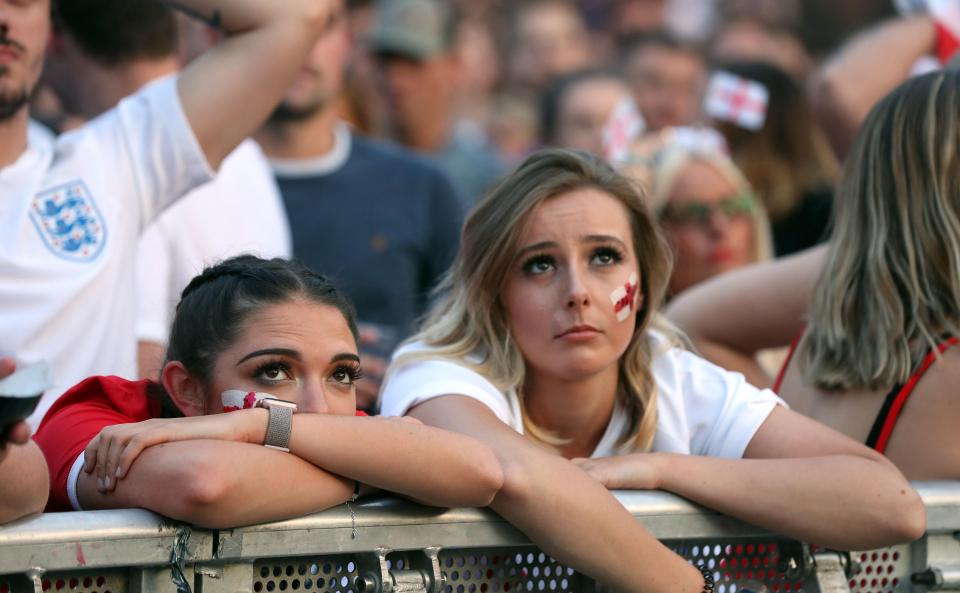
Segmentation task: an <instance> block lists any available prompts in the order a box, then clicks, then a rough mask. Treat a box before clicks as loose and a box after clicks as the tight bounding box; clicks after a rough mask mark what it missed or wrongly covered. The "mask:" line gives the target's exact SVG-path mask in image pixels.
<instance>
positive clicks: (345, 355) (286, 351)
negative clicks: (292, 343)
mask: <svg viewBox="0 0 960 593" xmlns="http://www.w3.org/2000/svg"><path fill="white" fill-rule="evenodd" d="M276 355H281V356H289V357H291V358H295V359H297V360H300V359H301V358H302V357H301V356H300V353H299V352H297V351H296V350H292V349H290V348H264V349H263V350H254V351H253V352H251V353H249V354H247V355H246V356H244V357H243V358H241V359H240V360H239V361H237V364H236V365H235V366H240V365H241V364H243V363H244V362H246V361H248V360H250V359H251V358H255V357H257V356H276ZM341 360H352V361H356V362H360V357H359V356H357V355H356V354H354V353H353V352H341V353H340V354H334V355H333V357H331V358H330V362H339V361H341Z"/></svg>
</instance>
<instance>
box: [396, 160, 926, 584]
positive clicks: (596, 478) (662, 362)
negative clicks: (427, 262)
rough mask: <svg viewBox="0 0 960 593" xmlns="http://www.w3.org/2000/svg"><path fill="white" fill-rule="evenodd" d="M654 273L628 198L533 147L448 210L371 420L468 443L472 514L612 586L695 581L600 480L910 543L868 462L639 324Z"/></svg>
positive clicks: (903, 500) (881, 474) (848, 534)
mask: <svg viewBox="0 0 960 593" xmlns="http://www.w3.org/2000/svg"><path fill="white" fill-rule="evenodd" d="M669 276H670V258H669V253H668V249H667V247H666V246H665V243H664V241H663V239H662V238H661V236H660V234H659V232H658V231H657V229H656V226H655V224H654V223H653V221H652V219H651V217H650V215H649V213H648V212H647V210H646V209H645V208H644V206H643V204H642V203H641V199H640V196H639V195H638V193H637V190H636V188H635V186H634V185H632V184H631V183H630V182H629V181H628V180H627V179H626V178H624V177H623V176H622V175H620V174H618V173H616V172H614V171H613V170H612V169H611V168H610V167H609V166H608V165H606V164H605V163H603V162H601V161H599V160H596V159H594V158H593V157H591V156H588V155H586V154H584V153H576V152H572V151H563V150H549V151H543V152H540V153H537V154H534V155H533V156H531V157H530V158H529V159H528V160H527V161H526V162H525V163H523V164H522V165H521V166H520V168H519V169H518V170H517V171H516V172H514V173H513V174H512V175H510V176H508V177H507V178H506V179H505V180H504V181H503V182H501V184H500V185H499V186H498V187H497V188H495V189H494V190H493V191H492V192H491V194H490V195H488V196H487V197H486V198H485V199H484V200H483V201H482V202H481V203H480V204H479V205H478V206H476V208H475V209H474V210H473V212H472V213H471V214H470V216H469V217H468V219H467V222H466V225H465V227H464V231H463V236H462V244H461V251H460V253H459V254H458V256H457V259H456V261H455V264H454V267H453V269H452V271H451V273H450V275H449V277H448V278H447V281H446V284H445V286H442V287H441V288H442V289H444V291H445V292H443V293H442V294H444V296H443V297H442V299H441V301H440V302H439V303H438V307H437V309H436V310H435V311H434V313H433V314H432V316H431V317H430V318H429V319H428V320H427V322H426V324H425V326H424V328H423V329H422V331H421V332H420V333H419V334H418V335H417V336H416V337H415V342H414V343H412V344H408V345H407V346H405V347H404V348H402V349H401V350H400V351H399V352H398V353H397V354H396V356H395V360H394V363H393V365H392V368H391V370H390V372H389V374H388V377H387V380H386V384H385V386H384V390H383V394H382V411H383V412H384V413H386V414H393V415H398V414H405V413H409V414H410V415H411V416H413V417H415V418H418V419H420V420H422V421H423V422H424V423H426V424H429V425H433V426H439V427H443V428H447V429H450V430H454V431H457V432H460V433H464V434H468V435H471V436H474V437H476V438H479V439H481V440H482V441H484V442H486V443H487V444H488V445H489V446H490V447H492V448H493V450H494V452H495V453H496V455H497V456H498V458H499V460H500V464H501V466H502V468H503V473H504V485H503V488H501V489H500V491H499V492H498V493H497V495H496V497H495V498H494V500H493V502H492V503H491V505H490V506H491V508H493V509H494V510H495V511H497V512H498V513H500V514H501V515H502V516H503V517H504V518H505V519H507V520H508V521H510V522H511V523H512V524H514V525H515V526H517V527H518V528H520V529H521V530H522V531H524V532H525V533H526V534H527V535H528V536H529V537H531V539H532V540H533V541H534V542H536V543H537V544H538V545H540V546H541V547H542V548H543V549H544V550H545V551H546V552H548V553H550V554H551V555H553V556H554V557H555V558H557V559H558V560H560V561H561V562H564V563H567V564H569V565H571V566H573V567H575V568H577V569H579V570H581V571H582V572H584V573H585V574H587V575H589V576H591V577H593V578H596V579H598V580H600V581H602V582H604V583H605V584H607V585H609V586H611V587H613V588H614V589H615V590H618V591H645V592H654V591H657V592H659V591H663V592H670V593H676V592H678V591H679V592H687V591H689V592H696V591H701V590H702V589H704V588H705V585H706V584H705V582H704V578H703V577H702V576H701V574H700V573H699V572H698V570H697V569H695V568H694V567H692V566H690V565H689V564H687V563H686V562H685V561H684V560H683V559H682V558H680V557H679V556H677V555H675V554H673V553H672V552H671V551H669V550H668V549H667V548H666V547H665V546H663V545H662V544H661V543H659V542H658V541H657V540H656V539H654V538H653V537H652V536H651V535H650V534H649V533H648V532H647V531H645V530H644V529H643V528H642V527H641V526H640V525H639V524H638V523H637V522H636V521H634V520H633V518H632V517H631V516H630V515H629V513H627V512H626V510H624V508H623V507H622V506H621V505H620V504H619V503H618V502H617V501H616V499H615V498H614V497H613V496H611V495H610V494H609V493H608V492H607V491H606V489H605V487H606V488H636V489H648V488H661V489H664V490H669V491H672V492H675V493H677V494H680V495H682V496H685V497H687V498H689V499H691V500H693V501H696V502H699V503H702V504H704V505H707V506H709V507H712V508H715V509H718V510H720V511H722V512H725V513H728V514H730V515H733V516H737V517H740V518H742V519H745V520H747V521H750V522H752V523H756V524H758V525H761V526H766V527H769V528H771V529H774V530H776V531H779V532H782V533H785V534H788V535H790V536H793V537H797V538H800V539H803V540H806V541H813V542H818V543H821V544H824V545H827V546H831V547H837V548H858V549H868V548H873V547H878V546H882V545H887V544H891V543H893V542H898V541H905V540H910V539H914V538H917V537H919V536H920V535H921V534H922V533H923V530H924V512H923V507H922V505H921V503H920V500H919V498H918V497H917V495H916V493H915V492H914V491H913V490H912V489H911V488H910V485H909V484H908V483H907V482H906V481H905V480H904V478H903V476H902V475H900V473H899V472H898V471H897V470H896V468H895V467H894V466H893V465H892V464H891V463H889V462H888V461H887V460H886V459H884V458H883V457H882V456H880V455H878V454H876V453H875V452H873V451H870V450H869V449H867V448H866V447H864V446H863V445H861V444H859V443H857V442H855V441H853V440H851V439H849V438H847V437H845V436H843V435H841V434H839V433H837V432H835V431H833V430H830V429H828V428H826V427H824V426H822V425H820V424H818V423H816V422H813V421H811V420H809V419H807V418H804V417H803V416H800V415H798V414H795V413H793V412H791V411H789V410H787V409H786V408H785V407H783V406H781V405H779V399H778V398H777V397H776V396H775V395H774V394H773V393H771V392H769V391H760V390H757V389H755V388H753V387H751V386H750V385H748V384H747V383H746V382H745V381H744V380H743V378H742V376H740V375H737V374H732V373H728V372H726V371H724V370H722V369H720V368H718V367H715V366H713V365H712V364H710V363H708V362H706V361H704V360H701V359H699V358H697V357H696V356H694V355H693V354H691V353H689V352H686V351H684V350H682V349H680V348H677V347H676V346H674V344H673V340H672V337H671V333H670V330H669V329H668V328H666V327H664V326H663V325H662V324H661V323H659V320H658V318H657V315H656V314H655V311H656V310H657V307H658V306H659V305H660V303H661V301H662V299H663V294H664V290H665V285H666V283H667V280H668V278H669ZM601 456H603V457H602V458H597V457H601ZM590 457H594V458H593V459H586V458H590ZM570 460H575V461H574V462H571V461H570ZM850 484H857V488H851V487H849V485H850Z"/></svg>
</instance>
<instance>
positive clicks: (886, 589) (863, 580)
mask: <svg viewBox="0 0 960 593" xmlns="http://www.w3.org/2000/svg"><path fill="white" fill-rule="evenodd" d="M909 550H910V547H909V546H906V545H904V546H894V547H891V548H884V549H882V550H873V551H871V552H852V553H851V554H850V559H851V560H852V561H853V562H854V563H855V569H854V571H855V572H854V575H853V577H852V578H851V579H850V583H849V584H850V591H851V593H898V592H900V591H906V590H908V587H907V585H906V584H904V583H903V579H904V578H905V577H906V575H908V574H910V557H909Z"/></svg>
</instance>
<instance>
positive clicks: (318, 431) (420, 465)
mask: <svg viewBox="0 0 960 593" xmlns="http://www.w3.org/2000/svg"><path fill="white" fill-rule="evenodd" d="M246 412H250V413H251V414H250V415H251V416H253V417H255V419H254V420H253V424H252V426H253V427H254V430H253V431H252V433H251V437H250V440H251V442H258V440H259V441H260V442H262V439H263V434H264V431H265V429H266V424H267V414H266V411H265V410H248V411H244V413H246ZM293 420H294V421H293V429H292V431H291V436H290V452H291V453H292V454H294V455H296V456H298V457H300V458H302V459H304V460H306V461H308V462H310V463H312V464H314V465H316V466H317V467H322V468H324V469H326V470H328V471H330V472H333V473H335V474H338V475H341V476H346V477H349V478H352V479H354V480H358V481H360V482H362V483H364V484H369V485H371V486H375V487H377V488H381V489H383V490H388V491H390V492H396V493H398V494H401V495H404V496H407V497H409V498H412V499H414V500H417V501H419V502H422V503H425V504H430V505H435V506H448V507H456V506H486V505H488V504H489V503H490V501H491V500H492V499H493V497H494V495H495V494H496V492H497V491H498V490H499V489H500V486H501V485H502V483H503V474H502V472H501V470H500V464H499V463H498V462H497V459H496V457H495V456H494V455H493V452H492V451H491V450H490V448H489V447H487V446H486V445H484V444H483V443H481V442H480V441H478V440H476V439H474V438H471V437H468V436H465V435H462V434H455V433H452V432H448V431H445V430H441V429H438V428H434V427H431V426H425V425H422V424H419V423H413V422H405V421H402V420H399V419H395V418H394V419H386V418H357V417H353V416H331V415H325V414H295V415H294V417H293ZM425 468H427V469H428V470H429V468H437V469H438V470H439V471H428V472H427V473H425V472H424V469H425Z"/></svg>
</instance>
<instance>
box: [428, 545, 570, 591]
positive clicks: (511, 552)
mask: <svg viewBox="0 0 960 593" xmlns="http://www.w3.org/2000/svg"><path fill="white" fill-rule="evenodd" d="M440 567H441V569H442V570H443V571H444V573H446V575H447V586H446V588H445V590H444V593H513V592H515V593H542V592H547V591H549V592H551V593H572V592H574V591H579V590H581V588H582V581H583V579H584V577H583V576H582V575H580V574H579V573H577V572H576V571H574V570H573V569H572V568H566V567H564V566H563V565H561V564H560V563H558V562H557V561H556V560H554V559H553V558H551V557H550V556H548V555H546V554H544V553H543V552H541V551H539V550H537V549H536V548H531V547H524V548H502V549H497V550H483V551H479V550H462V551H457V550H444V551H441V552H440Z"/></svg>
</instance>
